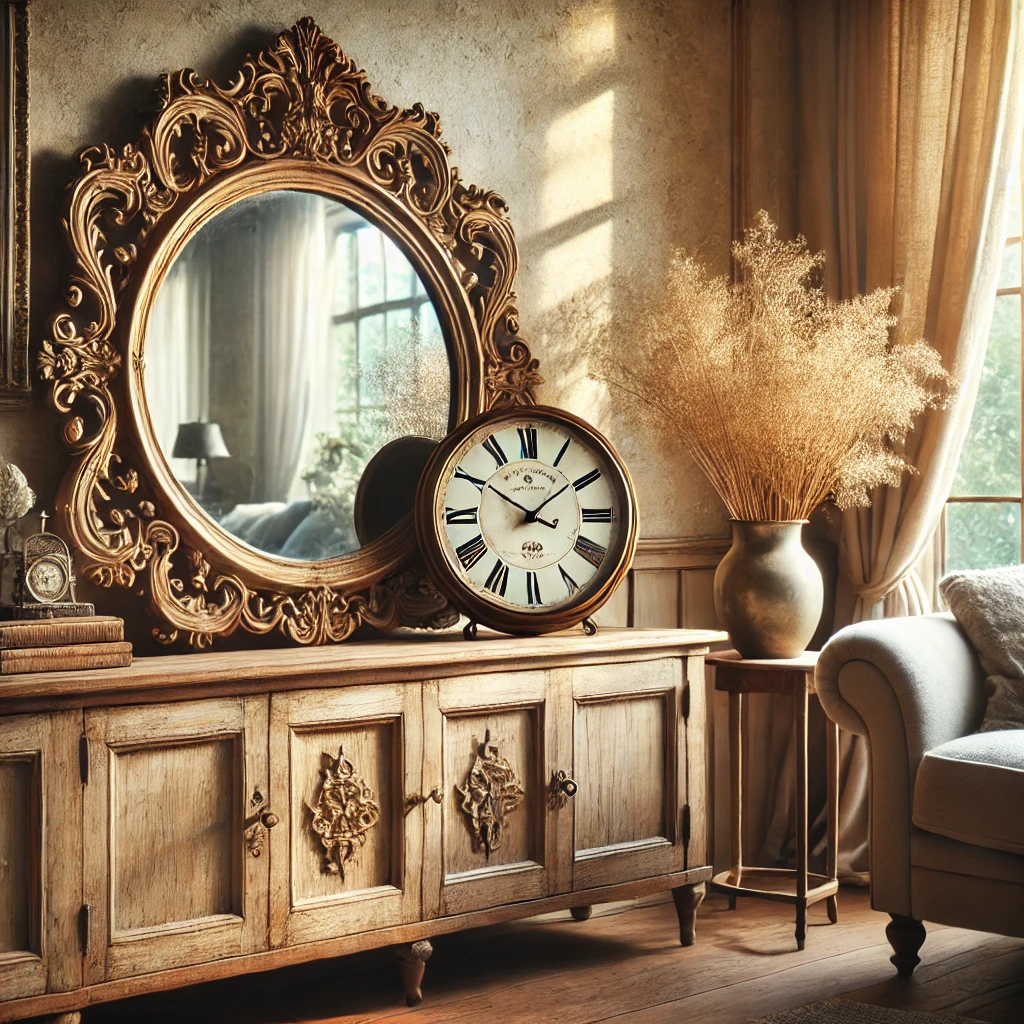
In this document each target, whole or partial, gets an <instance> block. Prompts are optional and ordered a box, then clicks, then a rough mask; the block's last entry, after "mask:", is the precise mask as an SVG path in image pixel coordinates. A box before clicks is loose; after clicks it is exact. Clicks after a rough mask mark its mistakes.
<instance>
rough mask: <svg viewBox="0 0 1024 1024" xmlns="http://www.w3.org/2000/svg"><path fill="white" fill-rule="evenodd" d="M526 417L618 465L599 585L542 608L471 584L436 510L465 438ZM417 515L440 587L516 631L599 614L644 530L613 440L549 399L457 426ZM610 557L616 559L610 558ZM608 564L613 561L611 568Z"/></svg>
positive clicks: (425, 483) (424, 488) (481, 619)
mask: <svg viewBox="0 0 1024 1024" xmlns="http://www.w3.org/2000/svg"><path fill="white" fill-rule="evenodd" d="M524 420H548V421H551V422H553V423H555V424H557V425H559V426H563V427H565V428H567V429H568V430H570V431H572V432H574V433H577V434H582V435H583V437H584V438H585V439H586V442H587V444H588V445H590V446H591V447H592V448H593V449H594V450H595V451H596V452H598V453H599V454H600V455H601V456H602V457H603V458H604V459H605V460H606V462H607V464H608V466H609V467H610V468H611V470H612V471H613V475H612V479H611V480H610V481H609V483H610V484H611V488H612V493H613V496H614V499H615V501H616V505H617V511H618V514H619V516H620V522H621V529H620V532H619V534H618V535H617V539H616V550H615V552H614V553H612V552H611V551H609V555H608V558H607V559H606V560H605V563H603V564H602V568H601V570H599V573H598V574H597V575H595V577H594V579H598V576H600V577H601V578H600V580H599V582H598V583H597V584H596V586H594V587H593V588H591V587H590V586H589V584H588V585H584V586H583V587H582V588H581V589H580V591H579V593H580V594H582V595H583V596H582V597H580V598H579V599H578V600H574V601H571V602H568V603H566V604H563V605H559V606H556V607H554V608H550V609H547V608H541V609H539V610H537V611H528V610H526V609H525V608H524V609H522V610H516V609H512V608H509V607H507V606H506V605H504V604H500V605H499V604H497V603H495V602H491V601H488V600H487V599H486V598H485V597H484V596H483V595H482V594H480V593H479V592H478V591H476V590H474V589H472V588H471V587H469V586H467V585H466V583H464V582H463V580H462V578H461V577H460V576H459V575H458V573H457V572H456V571H455V570H454V569H453V568H452V566H451V565H450V564H449V562H448V559H447V558H446V557H445V554H444V548H443V544H444V524H443V523H442V522H441V521H440V520H439V518H438V516H437V514H436V510H437V507H438V500H437V499H438V490H439V488H440V487H441V486H442V484H443V485H445V486H446V485H447V482H448V479H449V477H450V474H451V471H452V468H453V467H452V463H453V461H454V459H455V456H456V453H457V452H458V450H459V448H460V447H461V446H462V444H463V443H464V442H465V441H466V440H467V439H468V438H469V437H470V436H471V435H472V434H474V433H476V432H477V431H479V430H481V429H482V428H485V427H486V428H490V429H492V430H500V429H502V428H503V427H505V426H509V425H513V424H517V423H519V422H520V421H524ZM415 518H416V540H417V543H418V544H419V548H420V554H421V555H422V556H423V560H424V562H425V563H426V566H427V572H428V574H429V576H430V578H431V580H432V581H433V583H434V585H435V586H436V587H437V589H438V590H440V591H441V593H442V594H444V596H445V597H447V598H448V600H449V601H450V602H451V603H452V605H453V606H454V607H455V608H457V609H458V610H459V611H460V612H462V613H463V614H464V615H466V616H467V617H468V618H469V619H471V620H472V621H473V622H477V623H479V624H480V625H482V626H487V627H489V628H490V629H494V630H498V631H500V632H502V633H510V634H512V635H514V636H536V635H539V634H541V633H553V632H556V631H557V630H560V629H568V628H569V627H571V626H575V625H578V624H579V623H580V622H583V621H584V619H589V618H590V617H591V616H593V615H594V614H595V613H596V612H597V611H598V610H599V609H600V608H601V606H602V605H603V604H604V603H605V602H606V601H607V600H608V599H609V598H610V597H611V596H612V594H613V593H614V592H615V589H616V587H618V585H619V584H620V583H621V582H622V581H623V579H625V577H626V574H627V573H628V572H629V568H630V566H631V565H632V562H633V555H634V554H635V552H636V544H637V538H638V534H639V514H638V510H637V501H636V491H635V490H634V488H633V481H632V479H631V478H630V475H629V471H628V470H627V469H626V467H625V465H624V464H623V462H622V459H621V458H620V457H619V455H618V453H617V452H616V451H615V449H614V447H613V446H612V444H611V442H609V441H608V439H607V438H606V437H604V435H603V434H601V433H600V432H599V431H597V430H596V429H595V428H594V427H592V426H591V425H590V424H589V423H587V422H586V421H585V420H583V419H581V418H580V417H578V416H574V415H572V414H571V413H568V412H565V411H563V410H561V409H555V408H552V407H551V406H543V405H538V406H532V407H529V408H524V407H519V408H511V409H500V410H492V411H490V412H485V413H483V414H481V415H479V416H475V417H474V418H473V419H471V420H468V421H467V422H465V423H463V424H461V425H460V426H459V427H457V428H456V429H455V430H453V431H452V432H451V433H450V434H449V435H448V436H447V437H446V438H445V439H444V440H443V441H442V442H441V443H440V444H439V445H438V446H437V448H436V449H435V450H434V453H433V455H432V456H431V458H430V460H429V461H428V462H427V465H426V467H425V468H424V470H423V475H422V477H421V478H420V484H419V488H418V490H417V492H416V510H415ZM609 559H613V561H610V562H609ZM604 564H608V571H607V572H606V571H605V569H604Z"/></svg>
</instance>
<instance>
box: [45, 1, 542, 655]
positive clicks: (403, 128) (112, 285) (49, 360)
mask: <svg viewBox="0 0 1024 1024" xmlns="http://www.w3.org/2000/svg"><path fill="white" fill-rule="evenodd" d="M158 100H159V105H158V110H157V113H156V115H155V117H154V118H153V120H152V122H151V123H150V125H149V126H148V127H147V128H146V130H145V131H144V132H143V133H142V136H141V138H140V139H139V141H138V142H137V143H135V144H129V145H126V146H124V147H123V149H122V150H121V151H120V152H115V151H114V149H112V148H111V147H110V146H107V145H103V146H99V147H92V148H90V149H87V150H85V151H84V152H83V153H82V155H81V157H80V161H81V165H82V170H81V173H80V175H79V176H78V178H77V179H76V180H74V181H73V182H72V184H71V186H70V189H69V198H68V212H67V220H66V230H67V235H68V239H69V242H70V245H71V249H72V253H73V256H74V260H75V263H76V269H75V272H74V274H73V276H72V278H71V282H70V285H69V287H68V289H67V294H66V299H65V301H66V304H67V308H64V309H61V310H60V311H58V312H57V313H56V314H55V315H54V316H53V317H52V318H51V320H50V324H49V329H48V331H49V336H48V337H47V338H46V340H44V342H43V350H42V353H41V355H40V359H39V365H40V371H41V373H42V376H43V377H44V378H45V379H46V380H48V381H51V382H52V392H51V398H52V402H53V404H54V406H55V408H56V409H57V410H58V412H60V413H61V414H63V418H64V423H63V435H64V439H65V441H66V442H67V444H68V445H69V446H70V447H71V450H72V452H73V454H74V461H73V465H72V468H71V469H70V471H69V473H68V475H67V477H66V478H65V481H64V483H63V485H62V488H61V491H60V494H59V496H58V515H59V516H60V519H61V522H62V525H63V527H64V529H65V530H66V533H67V536H68V537H69V539H70V540H71V541H72V543H73V545H74V547H75V548H76V549H77V551H78V555H79V558H80V559H81V560H82V561H84V563H85V564H84V566H83V574H84V575H85V576H86V577H87V578H88V579H89V580H90V581H92V582H93V583H94V584H97V585H101V586H106V587H109V586H113V585H117V586H121V587H130V588H133V589H134V590H135V591H136V592H140V591H147V592H148V596H149V599H150V603H151V606H152V609H153V612H154V613H155V615H156V616H157V617H158V618H159V619H160V620H161V625H160V626H159V627H157V628H156V629H154V631H153V632H154V635H155V636H156V637H157V638H158V639H159V640H161V641H163V642H165V643H172V642H174V641H176V640H178V639H179V638H183V639H185V640H187V642H188V643H189V644H190V645H192V646H193V647H198V648H203V647H207V646H209V645H210V643H211V642H212V641H213V638H214V637H215V636H218V635H227V634H230V633H233V632H234V631H235V630H237V629H238V628H239V627H241V628H242V629H244V630H247V631H249V632H251V633H254V634H268V633H271V632H273V631H275V630H277V631H280V632H281V633H282V634H284V636H286V637H288V638H290V639H291V640H293V641H295V642H298V643H304V644H310V643H327V642H338V641H341V640H344V639H346V638H347V637H349V636H350V635H351V634H352V633H353V632H354V631H355V630H356V629H357V628H358V627H359V626H361V625H364V624H365V625H370V626H374V627H377V628H380V629H387V628H392V627H394V626H396V625H403V624H404V625H441V624H447V623H448V622H450V621H452V619H453V618H454V615H453V612H452V610H451V609H450V608H449V607H447V606H446V604H445V602H444V599H443V598H442V597H441V596H440V595H439V594H437V592H436V591H434V589H433V588H432V587H431V586H430V584H429V583H428V582H427V581H426V580H425V574H424V573H423V571H422V568H421V567H420V566H419V564H418V559H417V556H416V551H415V539H414V536H413V530H412V526H411V522H409V521H405V522H403V523H400V524H399V525H398V526H396V527H395V528H393V529H392V530H390V531H389V532H388V533H386V534H385V535H384V536H383V537H381V538H380V539H379V540H376V541H374V542H373V543H372V544H370V545H368V546H367V547H364V548H362V549H360V550H359V551H357V552H353V553H351V554H349V555H344V556H341V557H338V558H333V559H330V560H326V561H322V562H314V563H297V562H292V561H288V560H285V559H280V558H275V557H274V556H271V555H266V554H264V553H261V552H257V551H256V550H254V549H252V548H249V547H248V546H247V545H245V544H242V543H241V542H239V541H237V540H235V539H234V538H233V537H231V536H230V535H229V534H227V533H226V532H225V531H223V530H221V529H220V528H219V527H218V526H217V525H216V524H215V523H214V522H213V521H212V520H210V519H208V518H207V517H206V516H205V515H204V514H203V513H201V511H200V510H199V508H198V506H197V505H195V503H194V502H193V501H192V499H191V498H189V497H188V496H187V495H186V494H185V493H184V490H183V488H181V486H180V485H179V484H178V483H177V482H176V481H175V479H174V477H173V474H172V473H171V471H170V469H169V467H168V464H167V461H166V459H165V457H164V455H163V454H162V453H161V451H160V449H159V446H158V444H157V443H156V439H155V435H154V432H153V427H152V423H151V421H150V418H149V414H148V411H147V406H146V402H145V397H144V394H143V390H142V374H143V370H144V366H145V351H144V339H145V331H146V325H147V322H148V315H149V310H150V308H151V306H152V303H153V299H154V296H155V295H156V292H157V290H158V288H159V285H160V282H161V280H162V279H163V276H164V274H165V273H166V272H167V269H168V268H169V267H170V265H171V263H172V262H173V260H174V257H175V256H176V255H177V253H178V252H179V251H180V250H181V248H182V247H183V246H184V245H185V243H186V242H187V241H188V239H189V238H190V237H191V236H192V234H193V233H194V232H195V231H196V230H198V229H199V227H200V226H201V225H202V224H204V223H205V222H206V221H208V220H209V219H210V218H211V217H213V216H215V215H216V213H217V212H219V211H220V210H223V209H224V208H225V207H226V206H228V205H230V204H231V203H233V202H236V201H238V200H239V199H242V198H244V197H246V196H251V195H255V194H258V193H260V192H265V191H268V190H271V189H298V190H306V191H313V192H317V193H320V194H323V195H326V196H329V197H333V198H336V199H341V200H343V201H345V202H346V203H348V204H349V205H351V206H353V207H355V208H356V209H357V210H359V212H361V213H363V214H364V216H366V217H367V218H368V219H370V220H371V221H373V222H374V223H376V224H377V226H378V227H380V228H381V229H382V230H384V231H385V232H386V233H388V234H389V235H391V237H392V238H393V239H394V240H395V242H396V243H397V244H398V245H399V246H400V248H402V250H403V251H404V252H405V254H406V255H407V256H408V257H409V258H410V259H411V260H412V262H413V264H414V266H415V267H416V270H417V272H418V273H419V274H420V277H421V278H422V279H423V281H424V283H425V285H426V287H427V290H428V292H429V293H430V295H431V298H432V299H433V301H434V305H435V307H436V309H437V312H438V318H439V320H440V321H441V325H442V328H443V330H444V332H445V340H446V344H447V347H448V352H449V362H450V364H451V366H452V398H451V408H452V416H451V422H452V424H454V423H458V422H461V421H462V420H464V419H466V418H468V417H470V416H472V415H475V414H476V413H478V412H481V411H483V410H485V409H488V408H492V407H494V406H501V405H509V404H516V403H519V404H530V403H532V402H533V400H534V395H533V388H534V387H535V385H536V384H537V383H538V382H539V380H540V378H539V376H538V373H537V363H536V360H534V359H533V358H532V357H531V355H530V351H529V348H528V347H527V346H526V344H525V343H524V342H522V341H521V340H520V339H519V338H518V337H517V330H518V313H517V310H516V307H515V294H514V292H513V291H512V285H513V279H514V277H515V272H516V268H517V264H518V254H517V251H516V244H515V236H514V234H513V231H512V227H511V225H510V223H509V221H508V219H507V217H506V215H505V214H506V206H505V203H504V200H502V198H501V197H500V196H499V195H497V194H496V193H494V192H487V191H483V190H481V189H479V188H476V187H475V186H472V185H465V184H464V183H463V182H462V181H461V179H460V178H459V175H458V172H457V170H456V169H455V168H454V167H452V166H451V164H450V163H449V150H448V147H447V145H446V144H445V143H444V142H443V141H442V140H441V133H440V126H439V121H438V117H437V115H436V114H433V113H430V112H428V111H426V110H424V108H423V107H422V106H420V105H419V104H417V105H416V106H414V107H412V108H410V109H407V110H400V109H398V108H396V107H392V106H388V105H387V104H386V103H385V102H384V101H383V100H382V99H380V98H379V97H377V96H376V95H374V93H373V92H372V91H371V88H370V85H369V83H368V82H367V80H366V77H365V75H364V74H363V73H362V72H361V71H359V70H357V68H356V66H355V64H354V62H353V61H352V60H351V59H350V58H348V57H347V56H345V54H344V53H342V51H341V50H340V49H339V47H338V46H337V44H336V43H334V42H333V41H332V40H330V39H329V38H327V37H326V36H325V35H324V34H323V33H322V32H321V31H320V30H319V29H318V28H317V26H316V25H315V24H314V23H313V22H312V21H311V20H310V19H308V18H307V19H303V20H302V21H300V22H299V23H298V24H297V25H295V26H294V27H293V28H292V29H290V30H289V31H287V32H284V33H282V35H280V36H279V37H278V39H277V40H276V42H275V43H274V44H273V45H271V46H270V47H268V48H267V49H265V50H264V51H262V52H261V53H260V54H259V55H258V56H256V57H249V58H248V59H247V60H246V62H245V63H244V64H243V66H242V68H241V69H240V70H239V72H238V73H237V74H236V75H235V76H234V78H233V79H232V81H231V82H230V84H229V85H228V86H226V87H220V86H217V85H215V84H213V83H212V82H209V81H202V80H200V79H199V78H198V77H197V76H196V74H195V72H194V71H191V70H189V69H186V70H183V71H178V72H175V73H174V74H172V75H167V76H164V77H163V78H162V79H161V86H160V91H159V95H158Z"/></svg>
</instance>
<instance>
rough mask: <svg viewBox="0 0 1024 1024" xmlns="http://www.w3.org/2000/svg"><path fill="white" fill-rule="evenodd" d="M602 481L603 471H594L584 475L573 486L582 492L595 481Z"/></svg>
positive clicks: (574, 481)
mask: <svg viewBox="0 0 1024 1024" xmlns="http://www.w3.org/2000/svg"><path fill="white" fill-rule="evenodd" d="M600 479H601V470H599V469H592V470H591V471H590V472H589V473H584V474H583V476H581V477H580V478H579V479H578V480H573V482H572V485H573V487H575V488H576V490H577V491H582V490H583V488H584V487H589V486H590V485H591V484H592V483H593V482H594V481H595V480H600Z"/></svg>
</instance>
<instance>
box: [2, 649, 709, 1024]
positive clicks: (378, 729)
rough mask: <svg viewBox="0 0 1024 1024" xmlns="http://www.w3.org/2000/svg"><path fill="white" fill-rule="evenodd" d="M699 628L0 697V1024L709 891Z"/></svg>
mask: <svg viewBox="0 0 1024 1024" xmlns="http://www.w3.org/2000/svg"><path fill="white" fill-rule="evenodd" d="M722 639H724V634H721V633H717V632H713V631H709V630H611V629H608V630H602V631H601V632H600V633H598V635H597V636H594V637H586V636H583V635H582V634H580V633H572V634H568V633H566V634H558V635H554V636H549V637H541V638H537V639H523V638H520V639H510V638H507V637H498V636H491V637H481V638H480V639H478V640H476V641H475V642H469V641H465V640H463V639H462V638H461V636H458V637H452V636H444V637H432V638H425V637H423V636H416V637H415V638H408V639H391V640H387V641H383V642H373V643H365V644H349V645H346V646H344V647H331V648H316V649H302V650H295V649H288V650H268V651H259V652H245V653H207V654H198V655H184V656H169V657H161V658H143V659H139V660H138V661H136V663H135V664H134V665H133V666H131V667H130V668H126V669H112V670H101V671H95V672H82V673H74V672H60V673H49V674H38V675H24V676H11V677H2V678H0V1021H8V1020H15V1019H19V1018H23V1017H28V1016H33V1015H36V1014H51V1015H54V1017H55V1019H56V1020H61V1021H66V1022H72V1021H77V1020H78V1019H79V1014H78V1012H77V1011H78V1010H80V1009H81V1008H82V1007H85V1006H88V1005H91V1004H93V1003H97V1002H103V1001H107V1000H111V999H119V998H123V997H126V996H130V995H135V994H138V993H142V992H147V991H153V990H157V989H165V988H172V987H177V986H180V985H187V984H191V983H194V982H199V981H206V980H209V979H212V978H219V977H225V976H228V975H233V974H239V973H244V972H247V971H261V970H267V969H269V968H273V967H277V966H281V965H285V964H293V963H297V962H300V961H305V960H311V959H315V958H320V957H331V956H337V955H339V954H343V953H347V952H352V951H355V950H359V949H365V948H368V947H374V946H382V945H395V946H397V947H398V956H399V961H400V965H401V967H402V975H403V977H404V979H405V982H406V990H407V995H408V998H409V999H410V1000H412V1001H415V1000H416V999H418V996H419V982H420V979H421V978H422V975H423V964H424V961H425V959H426V957H427V956H429V954H430V945H429V941H427V940H429V939H430V937H432V936H434V935H438V934H441V933H444V932H450V931H455V930H458V929H461V928H466V927H470V926H474V925H481V924H486V923H491V922H497V921H502V920H507V919H511V918H516V917H527V916H530V915H533V914H539V913H544V912H548V911H551V910H557V909H564V908H571V909H573V911H574V916H577V917H578V918H580V919H582V918H584V917H585V916H586V910H585V909H584V908H586V907H587V906H589V905H591V904H594V903H600V902H607V901H611V900H618V899H624V898H628V897H633V896H638V895H645V894H650V893H655V892H658V891H663V890H668V889H671V890H672V891H673V895H674V897H675V902H676V907H677V910H678V911H679V919H680V935H681V941H682V943H683V945H689V944H690V942H692V940H693V928H694V916H695V913H696V908H697V906H698V904H699V903H700V900H701V898H702V897H703V891H704V882H705V881H706V880H707V879H708V878H710V875H711V868H710V866H709V856H708V850H707V836H706V833H705V817H706V815H705V799H706V795H705V788H706V787H705V753H704V732H705V709H704V670H703V669H704V654H705V653H706V651H707V649H708V645H709V644H711V643H714V642H717V641H720V640H722Z"/></svg>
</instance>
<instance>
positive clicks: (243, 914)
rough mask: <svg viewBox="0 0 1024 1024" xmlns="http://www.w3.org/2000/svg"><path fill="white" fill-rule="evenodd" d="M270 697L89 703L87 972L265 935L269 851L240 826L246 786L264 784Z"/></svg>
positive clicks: (107, 976)
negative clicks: (252, 852)
mask: <svg viewBox="0 0 1024 1024" xmlns="http://www.w3.org/2000/svg"><path fill="white" fill-rule="evenodd" d="M266 705H267V698H266V697H263V698H246V699H225V700H210V701H194V702H189V703H183V704H168V705H158V706H148V707H129V708H109V709H97V710H91V711H89V712H87V713H86V735H87V736H88V738H89V783H88V785H86V786H85V787H84V794H85V807H84V819H83V833H84V835H85V839H86V842H85V848H84V853H85V859H84V892H85V896H84V902H86V903H88V904H89V906H90V908H91V910H90V918H91V920H90V928H89V936H88V938H89V942H88V948H87V952H86V957H85V978H86V981H87V982H90V983H96V982H100V981H105V980H111V979H115V978H119V977H127V976H129V975H135V974H142V973H146V972H149V971H155V970H162V969H165V968H173V967H178V966H183V965H185V964H190V963H196V962H201V961H203V960H209V959H214V958H217V957H224V956H238V955H240V954H242V953H247V952H252V951H254V950H258V949H263V948H265V947H266V939H267V936H266V914H267V910H266V907H267V893H268V883H267V860H266V858H254V857H251V856H249V855H248V854H247V851H246V850H245V848H244V843H243V835H242V832H243V817H244V809H245V806H246V803H247V794H248V793H250V792H251V790H252V788H254V787H255V786H257V785H260V784H262V785H266V779H267V766H266V757H267V741H266V730H267V715H266Z"/></svg>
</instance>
